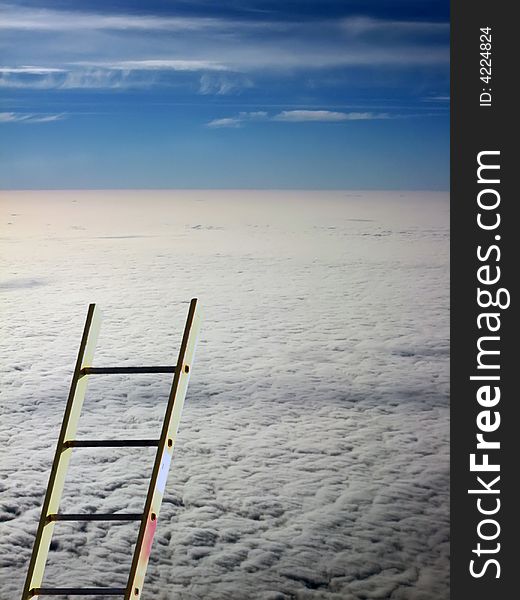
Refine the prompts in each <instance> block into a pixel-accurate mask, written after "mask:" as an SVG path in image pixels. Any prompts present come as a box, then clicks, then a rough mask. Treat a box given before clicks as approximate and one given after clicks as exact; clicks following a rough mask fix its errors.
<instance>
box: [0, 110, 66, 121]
mask: <svg viewBox="0 0 520 600" xmlns="http://www.w3.org/2000/svg"><path fill="white" fill-rule="evenodd" d="M64 118H65V115H64V114H63V113H61V114H57V115H45V114H37V113H15V112H0V123H50V122H52V121H61V120H62V119H64Z"/></svg>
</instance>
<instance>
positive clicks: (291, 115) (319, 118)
mask: <svg viewBox="0 0 520 600" xmlns="http://www.w3.org/2000/svg"><path fill="white" fill-rule="evenodd" d="M390 118H392V117H391V116H390V115H389V114H388V113H375V112H338V111H332V110H282V111H281V112H279V113H277V114H274V115H269V114H268V113H267V112H265V111H255V112H241V113H239V114H238V115H236V116H234V117H224V118H221V119H213V120H212V121H210V122H209V123H207V126H208V127H211V128H222V127H241V126H242V125H243V124H244V123H247V122H252V121H281V122H286V123H305V122H308V123H309V122H310V123H312V122H314V123H318V122H320V123H323V122H329V123H338V122H343V121H369V120H376V119H390ZM394 118H395V117H394Z"/></svg>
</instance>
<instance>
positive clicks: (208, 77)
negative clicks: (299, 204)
mask: <svg viewBox="0 0 520 600" xmlns="http://www.w3.org/2000/svg"><path fill="white" fill-rule="evenodd" d="M0 29H1V31H0V57H1V58H0V100H1V105H0V140H1V141H0V152H1V157H0V185H1V186H2V187H4V188H83V187H85V188H103V187H109V188H133V187H141V188H165V187H180V188H182V187H199V188H212V187H220V188H222V187H223V188H226V187H253V188H256V187H258V188H325V189H326V188H364V189H447V188H448V180H449V155H448V152H449V4H448V3H447V2H430V1H421V0H415V1H413V2H412V1H383V0H380V1H379V2H369V1H365V2H361V1H356V2H333V1H329V0H322V1H315V2H309V1H308V2H304V1H294V0H293V1H285V2H279V1H276V2H275V1H274V0H273V1H260V0H258V1H251V0H250V1H242V0H241V1H239V0H236V1H224V2H218V3H216V2H213V1H211V2H210V1H209V0H206V1H204V0H199V1H188V0H185V1H182V0H177V1H169V2H165V1H163V2H157V1H148V2H144V1H141V2H138V1H137V0H126V1H123V0H106V1H101V0H98V1H90V2H69V1H65V0H62V1H54V2H50V1H47V2H44V1H40V0H33V1H25V2H10V3H7V4H3V6H2V8H0Z"/></svg>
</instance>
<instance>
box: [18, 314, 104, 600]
mask: <svg viewBox="0 0 520 600" xmlns="http://www.w3.org/2000/svg"><path fill="white" fill-rule="evenodd" d="M101 318H102V317H101V311H100V309H99V308H97V307H96V305H95V304H90V305H89V308H88V313H87V319H86V322H85V327H84V330H83V335H82V338H81V343H80V347H79V352H78V358H77V361H76V366H75V368H74V373H73V376H72V381H71V386H70V392H69V396H68V400H67V405H66V407H65V412H64V415H63V422H62V425H61V430H60V435H59V438H58V444H57V446H56V453H55V455H54V461H53V463H52V468H51V472H50V475H49V483H48V485H47V491H46V494H45V499H44V502H43V507H42V513H41V517H40V521H39V524H38V529H37V532H36V537H35V541H34V546H33V551H32V555H31V560H30V562H29V568H28V572H27V578H26V580H25V585H24V589H23V593H22V600H27V599H28V598H35V597H37V596H35V595H34V594H31V590H34V589H38V588H41V587H42V586H41V584H42V581H43V573H44V570H45V564H46V562H47V556H48V554H49V548H50V544H51V538H52V534H53V530H54V525H55V522H54V521H51V520H49V519H48V516H49V515H50V514H53V513H58V509H59V505H60V501H61V497H62V493H63V486H64V483H65V477H66V475H67V469H68V465H69V462H70V457H71V454H72V448H71V447H68V446H66V444H65V442H66V441H67V440H70V439H74V438H75V434H76V430H77V427H78V421H79V418H80V415H81V409H82V407H83V401H84V399H85V393H86V389H87V383H88V379H89V377H88V376H85V375H83V374H82V372H81V371H82V369H83V368H84V367H87V366H90V365H91V364H92V359H93V357H94V351H95V347H96V342H97V337H98V334H99V327H100V324H101Z"/></svg>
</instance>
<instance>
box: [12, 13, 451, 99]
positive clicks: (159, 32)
mask: <svg viewBox="0 0 520 600" xmlns="http://www.w3.org/2000/svg"><path fill="white" fill-rule="evenodd" d="M317 25H318V26H317ZM0 28H1V29H2V30H3V33H2V35H3V36H5V38H6V41H7V42H9V40H10V39H11V40H12V44H10V45H9V48H10V50H9V55H6V56H4V61H6V63H7V64H6V65H5V66H4V67H2V68H0V85H1V86H2V87H13V88H31V87H32V88H36V89H38V88H40V89H47V88H56V89H60V88H64V89H68V88H107V89H111V88H122V87H133V86H137V87H141V86H150V87H153V86H156V85H158V84H160V85H165V84H166V85H167V84H168V83H175V73H176V72H194V73H197V74H198V75H197V76H198V77H199V78H200V75H201V74H203V73H212V72H218V71H221V72H224V71H227V72H233V73H235V74H240V75H241V76H242V77H243V82H242V85H237V81H236V80H234V81H232V82H231V83H229V82H226V81H222V82H221V83H218V82H217V83H215V82H206V83H205V82H204V81H201V83H200V90H199V93H201V94H216V95H219V94H222V93H229V92H231V91H233V90H235V91H236V90H238V89H243V87H244V86H245V87H250V83H251V80H250V77H252V76H262V75H263V74H265V73H266V72H269V73H271V74H278V75H280V74H283V73H286V72H288V71H290V72H293V73H296V72H297V73H300V74H303V73H306V72H307V73H309V72H312V73H313V74H316V73H318V72H319V71H320V70H326V69H348V68H358V67H380V68H399V69H407V68H410V67H414V66H415V67H416V66H421V67H424V68H434V69H435V68H437V67H441V68H444V67H445V66H446V64H447V63H448V61H449V49H448V40H447V32H448V29H449V25H448V24H447V23H434V22H428V21H424V22H421V21H413V20H411V21H396V20H391V19H383V18H373V17H367V16H354V17H348V18H336V19H322V20H320V21H318V22H314V23H312V24H309V23H305V22H301V21H297V20H292V21H290V20H288V21H285V20H284V21H276V20H269V21H266V20H246V19H242V20H240V19H232V18H224V17H222V16H210V17H208V16H184V15H180V16H179V15H155V14H147V15H136V14H125V13H119V14H115V13H114V14H105V13H95V12H85V11H67V10H58V9H49V8H46V9H34V8H32V9H28V8H27V7H23V6H17V5H16V4H14V3H10V4H7V5H5V6H4V7H3V8H0ZM374 33H376V34H377V35H374ZM172 34H174V35H172ZM49 35H52V36H53V38H52V44H49ZM35 55H36V56H38V57H39V60H40V65H38V66H35V67H30V68H29V67H24V66H23V65H27V64H32V62H29V61H32V60H33V57H34V56H35ZM21 65H22V66H21ZM168 77H169V81H167V79H168Z"/></svg>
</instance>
